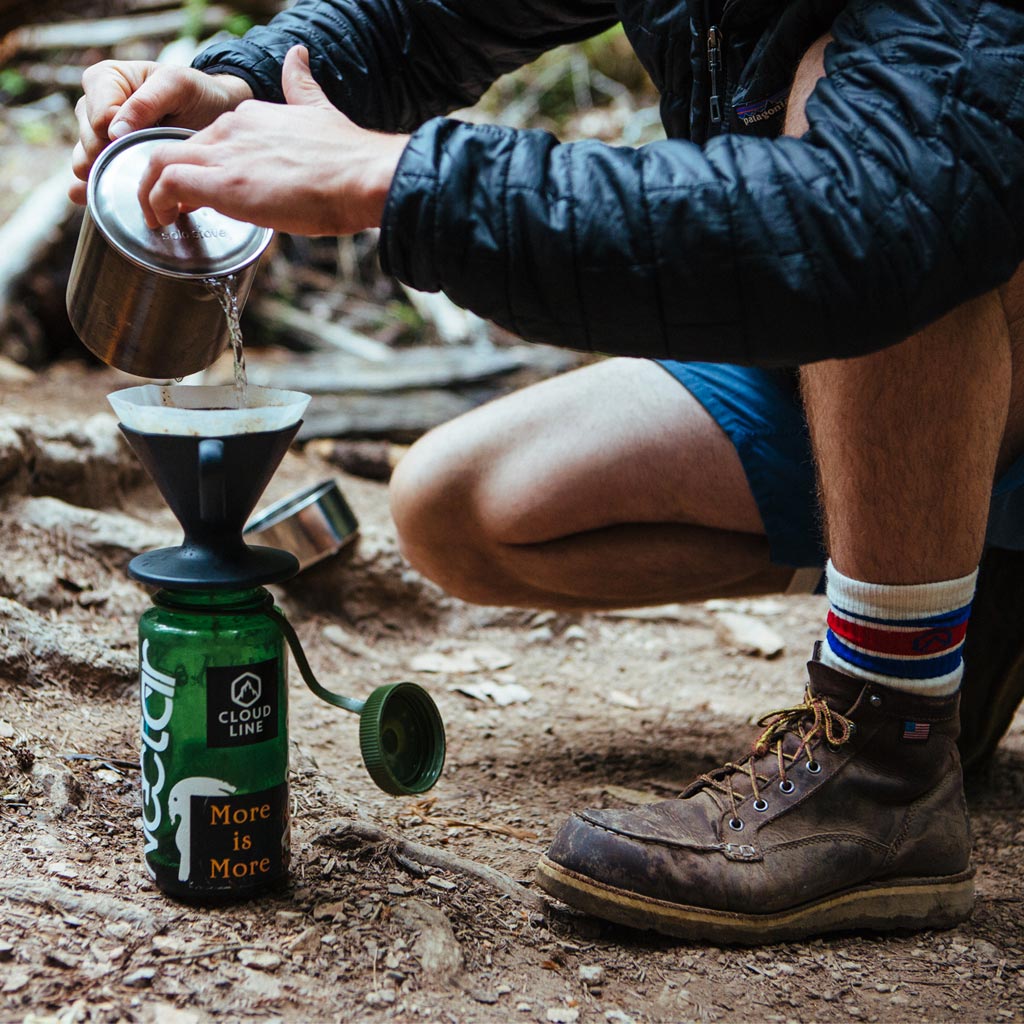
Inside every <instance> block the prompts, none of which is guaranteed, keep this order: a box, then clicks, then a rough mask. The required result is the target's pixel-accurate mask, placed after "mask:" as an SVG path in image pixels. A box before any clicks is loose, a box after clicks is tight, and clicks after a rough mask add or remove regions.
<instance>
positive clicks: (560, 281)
mask: <svg viewBox="0 0 1024 1024" xmlns="http://www.w3.org/2000/svg"><path fill="white" fill-rule="evenodd" d="M833 35H834V38H835V42H834V43H833V44H832V45H830V46H829V48H828V50H827V52H826V57H825V66H826V70H827V74H828V78H827V80H822V81H821V82H820V83H819V84H818V86H817V88H816V89H815V91H814V93H813V95H812V97H811V100H810V101H809V103H808V105H807V117H808V120H809V123H810V130H809V131H808V133H807V134H806V135H805V136H803V137H802V138H800V139H778V140H770V139H756V138H743V137H738V136H724V137H719V138H716V139H714V140H712V141H711V142H710V143H709V144H708V145H706V146H705V147H703V149H702V148H700V147H698V146H696V145H693V144H692V143H689V142H686V141H682V140H669V141H665V142H658V143H654V144H652V145H649V146H646V147H643V148H641V149H636V150H632V149H617V148H612V147H609V146H606V145H601V144H597V143H591V142H582V143H574V144H565V145H559V144H558V143H557V142H556V140H554V139H553V138H551V137H550V136H549V135H546V134H544V133H540V132H526V131H512V130H507V129H504V128H498V127H485V126H470V125H465V124H460V123H457V122H455V121H451V120H435V121H432V122H430V123H428V124H426V125H424V126H423V128H422V129H421V130H420V131H418V132H417V133H416V134H415V135H414V136H413V138H412V141H411V143H410V145H409V146H408V147H407V150H406V152H405V154H404V156H403V159H402V162H401V164H400V166H399V171H398V175H397V177H396V180H395V183H394V185H393V187H392V190H391V193H390V196H389V201H388V207H387V209H386V211H385V223H384V231H383V236H382V252H383V259H384V263H385V265H386V267H387V268H388V269H390V270H391V272H393V273H395V274H397V275H398V276H399V277H400V278H402V279H403V280H405V281H406V282H408V283H410V284H412V285H413V286H415V287H417V288H420V289H427V290H429V289H442V290H444V291H445V292H447V293H448V294H449V295H450V296H451V297H452V298H453V299H454V300H455V301H456V302H458V303H461V304H462V305H464V306H468V307H469V308H470V309H472V310H474V311H476V312H477V313H479V314H481V315H482V316H485V317H489V318H491V319H493V320H496V321H497V322H499V323H501V324H504V325H505V326H507V327H509V328H510V329H512V330H514V331H516V332H517V333H519V334H521V335H523V336H524V337H526V338H529V339H532V340H537V341H549V342H553V343H557V344H561V345H567V346H572V347H578V348H585V349H596V350H600V351H605V352H617V353H623V354H629V355H644V356H657V357H674V358H686V359H701V360H728V361H734V362H742V363H754V364H760V365H766V366H769V365H778V364H793V363H798V362H808V361H812V360H815V359H821V358H829V357H839V356H849V355H854V354H861V353H865V352H868V351H871V350H873V349H876V348H880V347H883V346H885V345H887V344H892V343H894V342H897V341H899V340H901V339H903V338H904V337H906V336H908V335H909V334H911V333H912V332H913V331H915V330H916V329H919V328H921V327H922V326H924V325H926V324H927V323H929V322H930V321H931V320H933V319H935V318H937V317H939V316H940V315H942V314H943V313H945V312H946V311H948V310H949V309H950V308H952V307H954V306H955V305H958V304H960V303H961V302H963V301H966V300H967V299H968V298H970V297H973V296H974V295H976V294H980V293H981V292H983V291H985V290H987V289H991V288H993V287H994V286H996V285H997V284H999V283H1001V282H1003V281H1005V280H1006V279H1007V278H1008V277H1009V276H1011V274H1012V273H1013V271H1014V270H1015V268H1016V267H1017V265H1018V264H1019V263H1021V261H1022V260H1024V14H1022V13H1020V11H1019V10H1017V9H1015V5H1011V4H1005V5H1004V4H1000V3H995V2H991V0H987V2H980V0H959V2H958V3H935V2H934V0H901V2H899V3H881V2H878V0H851V2H850V3H849V4H848V6H847V7H846V9H845V10H844V12H843V14H841V15H840V17H839V19H838V20H837V21H836V23H835V25H834V27H833Z"/></svg>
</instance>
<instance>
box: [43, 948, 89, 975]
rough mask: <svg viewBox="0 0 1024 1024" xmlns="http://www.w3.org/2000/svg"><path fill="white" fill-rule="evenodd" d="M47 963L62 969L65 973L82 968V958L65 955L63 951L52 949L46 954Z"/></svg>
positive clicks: (70, 954)
mask: <svg viewBox="0 0 1024 1024" xmlns="http://www.w3.org/2000/svg"><path fill="white" fill-rule="evenodd" d="M46 962H47V963H48V964H51V965H52V966H53V967H60V968H61V969H62V970H65V971H73V970H77V969H78V968H79V967H81V966H82V958H81V957H80V956H75V955H74V954H73V953H65V952H64V950H62V949H51V950H50V951H49V952H48V953H47V954H46Z"/></svg>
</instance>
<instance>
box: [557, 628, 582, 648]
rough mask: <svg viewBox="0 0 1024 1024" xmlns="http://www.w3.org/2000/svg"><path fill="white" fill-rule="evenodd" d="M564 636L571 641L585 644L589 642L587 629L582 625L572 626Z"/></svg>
mask: <svg viewBox="0 0 1024 1024" xmlns="http://www.w3.org/2000/svg"><path fill="white" fill-rule="evenodd" d="M562 637H563V638H564V639H566V640H569V641H575V642H576V643H582V644H585V643H586V642H587V631H586V630H585V629H584V628H583V627H582V626H570V627H569V628H568V629H567V630H566V631H565V632H564V633H563V634H562Z"/></svg>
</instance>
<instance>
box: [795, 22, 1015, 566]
mask: <svg viewBox="0 0 1024 1024" xmlns="http://www.w3.org/2000/svg"><path fill="white" fill-rule="evenodd" d="M829 39H830V37H829V36H825V37H823V38H822V39H820V40H819V41H818V42H817V43H815V44H814V45H813V46H812V47H811V48H810V49H809V50H808V52H807V54H806V55H805V57H804V59H803V60H802V61H801V64H800V67H799V68H798V70H797V74H796V80H795V82H794V86H793V92H792V100H793V101H792V102H791V104H790V109H789V110H788V112H787V117H786V125H785V132H786V134H789V135H800V134H802V133H803V132H804V131H806V130H807V120H806V117H805V115H804V109H803V108H804V103H805V102H806V100H807V97H808V96H809V95H810V93H811V92H812V91H813V88H814V84H815V83H816V82H817V80H818V79H819V78H820V77H821V76H822V75H823V74H824V67H823V63H822V61H823V56H824V51H825V46H826V45H827V44H828V42H829ZM1008 321H1010V322H1013V321H1016V324H1015V325H1014V328H1013V329H1014V330H1016V331H1018V332H1019V333H1021V334H1024V331H1022V330H1020V328H1021V327H1022V326H1024V275H1022V273H1021V272H1018V274H1017V276H1016V277H1015V278H1014V280H1013V281H1012V282H1011V283H1010V284H1009V285H1008V286H1007V287H1006V288H1004V289H1002V291H1001V292H991V293H989V294H987V295H983V296H981V297H980V298H977V299H975V300H973V301H971V302H968V303H966V304H964V305H963V306H961V307H959V308H958V309H955V310H953V312H951V313H949V314H948V315H947V316H945V317H943V318H942V319H941V320H939V321H937V322H936V323H934V324H932V325H930V326H929V327H927V328H926V329H925V330H923V331H921V332H920V333H919V334H917V335H915V336H914V337H912V338H909V339H908V340H906V341H904V342H903V343H902V344H899V345H895V346H892V347H890V348H887V349H884V350H883V351H881V352H876V353H873V354H871V355H868V356H864V357H862V358H858V359H844V360H828V361H825V362H821V363H815V364H812V365H809V366H805V367H803V368H802V370H801V389H802V393H803V397H804V407H805V410H806V412H807V419H808V424H809V426H810V431H811V439H812V444H813V447H814V453H815V461H816V463H817V467H818V478H819V487H820V497H821V504H822V507H823V509H824V514H825V538H826V546H827V548H828V551H829V555H830V557H831V558H832V561H833V563H834V564H835V566H836V568H837V569H838V570H839V571H840V572H841V573H843V574H844V575H846V576H851V577H854V578H856V579H859V580H864V581H868V582H873V583H889V584H907V583H929V582H934V581H938V580H946V579H954V578H957V577H960V576H965V575H967V574H969V573H971V572H973V571H974V569H976V568H977V565H978V562H979V560H980V558H981V551H982V546H983V543H984V539H985V527H986V523H987V518H988V507H989V499H990V496H991V489H992V480H993V478H994V476H995V474H996V472H997V460H998V468H1000V469H1002V468H1005V466H1006V465H1007V464H1008V463H1009V461H1010V460H1011V459H1012V458H1013V457H1014V456H1015V455H1016V454H1017V453H1018V452H1019V451H1020V450H1021V447H1022V441H1024V415H1022V413H1024V365H1022V361H1021V360H1016V361H1015V360H1013V358H1012V355H1011V323H1010V322H1008ZM1022 354H1024V352H1022ZM1014 370H1015V372H1014ZM1011 382H1012V384H1013V388H1012V391H1013V396H1012V398H1011ZM1011 413H1012V415H1009V418H1008V414H1011Z"/></svg>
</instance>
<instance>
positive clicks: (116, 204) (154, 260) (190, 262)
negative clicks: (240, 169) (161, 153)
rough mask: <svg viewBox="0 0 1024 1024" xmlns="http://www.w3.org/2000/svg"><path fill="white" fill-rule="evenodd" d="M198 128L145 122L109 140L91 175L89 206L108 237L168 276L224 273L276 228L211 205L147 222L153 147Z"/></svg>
mask: <svg viewBox="0 0 1024 1024" xmlns="http://www.w3.org/2000/svg"><path fill="white" fill-rule="evenodd" d="M194 134H195V132H193V131H190V130H189V129H187V128H170V127H168V128H145V129H143V130H142V131H138V132H132V133H131V134H129V135H125V136H123V137H122V138H120V139H118V140H117V141H116V142H114V143H111V145H109V146H108V147H107V148H106V149H105V150H104V151H103V152H102V153H101V154H100V157H99V159H98V160H97V161H96V163H95V164H94V165H93V168H92V171H91V173H90V175H89V187H88V207H89V212H90V214H91V215H92V218H93V221H94V222H95V224H96V227H97V228H98V229H99V231H100V232H101V233H102V234H103V236H104V237H105V238H106V239H107V241H108V242H110V244H111V245H113V246H114V248H116V249H117V250H118V251H120V252H121V253H122V254H123V255H124V256H126V257H127V258H128V259H130V260H131V261H132V262H133V263H137V264H139V265H140V266H141V267H143V268H144V269H146V270H151V271H153V272H155V273H158V274H164V275H166V276H169V277H186V278H204V277H221V276H224V275H227V274H233V273H235V272H237V271H239V270H242V269H244V268H245V267H246V266H248V265H249V264H251V263H254V262H255V261H256V260H257V259H259V257H260V254H261V253H262V252H263V250H264V249H266V247H267V246H268V245H269V244H270V240H271V238H272V237H273V234H274V233H273V231H271V230H270V229H269V228H259V227H256V226H255V225H253V224H246V223H244V222H243V221H239V220H233V219H232V218H231V217H225V216H224V215H223V214H221V213H218V212H217V211H216V210H212V209H210V208H209V207H203V208H202V209H199V210H195V211H194V212H193V213H188V214H183V215H182V216H180V217H179V218H178V219H177V220H176V221H175V222H174V223H173V224H171V225H169V226H168V227H162V228H156V229H153V228H150V227H148V226H147V225H146V222H145V220H144V219H143V216H142V207H141V206H140V205H139V200H138V190H139V182H140V181H141V180H142V176H143V174H144V173H145V171H146V167H147V166H148V164H149V158H150V156H151V154H152V152H153V149H154V148H155V147H157V146H162V145H165V144H166V143H168V142H179V141H181V140H183V139H187V138H189V136H191V135H194Z"/></svg>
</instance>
